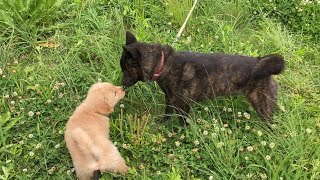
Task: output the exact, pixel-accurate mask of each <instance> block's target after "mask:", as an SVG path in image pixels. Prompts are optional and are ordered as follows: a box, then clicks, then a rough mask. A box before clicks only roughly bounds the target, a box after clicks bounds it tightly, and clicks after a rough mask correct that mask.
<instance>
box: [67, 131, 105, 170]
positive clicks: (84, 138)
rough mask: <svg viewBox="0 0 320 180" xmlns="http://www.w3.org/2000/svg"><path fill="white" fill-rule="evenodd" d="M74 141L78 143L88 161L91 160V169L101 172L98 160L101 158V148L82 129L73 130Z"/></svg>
mask: <svg viewBox="0 0 320 180" xmlns="http://www.w3.org/2000/svg"><path fill="white" fill-rule="evenodd" d="M71 137H72V139H73V140H74V141H75V142H76V144H77V146H78V148H79V149H80V151H81V152H82V153H83V155H84V156H86V157H87V159H90V160H91V161H90V162H88V163H90V167H92V169H94V170H99V168H100V167H99V163H98V159H99V156H100V153H101V152H100V148H99V147H98V146H97V145H95V144H94V142H93V140H92V139H91V138H90V136H89V135H88V134H87V133H86V132H85V131H84V130H83V129H81V128H76V129H73V130H72V132H71Z"/></svg>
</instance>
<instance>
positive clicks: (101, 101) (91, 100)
mask: <svg viewBox="0 0 320 180" xmlns="http://www.w3.org/2000/svg"><path fill="white" fill-rule="evenodd" d="M124 95H125V92H124V90H123V88H122V87H119V86H114V85H112V84H110V83H106V82H104V83H96V84H94V85H92V86H91V87H90V89H89V92H88V95H87V97H86V99H85V103H86V104H87V105H89V106H90V107H92V108H94V109H95V110H97V111H98V112H99V113H102V114H108V113H111V112H113V108H114V106H115V105H116V104H117V103H118V102H119V100H120V99H122V98H123V97H124Z"/></svg>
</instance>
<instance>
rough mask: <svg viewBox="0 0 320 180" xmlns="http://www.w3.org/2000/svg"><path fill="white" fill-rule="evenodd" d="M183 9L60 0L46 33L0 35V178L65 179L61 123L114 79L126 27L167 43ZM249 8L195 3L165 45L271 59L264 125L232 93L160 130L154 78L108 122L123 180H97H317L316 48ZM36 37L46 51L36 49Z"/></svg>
mask: <svg viewBox="0 0 320 180" xmlns="http://www.w3.org/2000/svg"><path fill="white" fill-rule="evenodd" d="M190 2H191V1H188V2H185V1H181V2H180V3H182V4H181V6H179V4H177V3H175V2H174V1H165V2H161V3H159V2H156V1H154V2H153V1H144V0H135V1H134V3H133V4H131V3H129V2H127V1H124V0H115V1H108V2H106V3H98V2H93V1H92V2H91V1H90V3H89V1H83V2H81V3H79V2H78V1H74V3H73V2H69V1H68V2H67V1H66V2H64V3H65V6H63V7H65V8H59V9H58V10H57V11H59V12H61V13H58V14H57V17H54V22H52V26H49V27H46V28H44V29H50V30H49V31H50V32H46V30H44V29H42V30H41V33H40V35H39V34H28V33H31V31H30V32H23V33H22V35H26V36H23V38H26V39H28V38H31V40H30V39H29V40H25V39H21V38H20V39H19V37H22V36H21V34H18V35H17V34H15V33H12V34H10V33H9V34H6V33H5V34H3V35H2V36H1V37H0V40H1V45H0V87H1V88H0V94H1V98H0V102H1V105H0V115H1V117H0V119H1V124H0V130H1V131H0V138H1V139H0V144H1V147H0V167H1V168H0V178H2V179H75V173H74V169H73V165H72V161H71V158H70V155H69V153H68V151H67V149H66V146H65V142H64V139H63V133H64V128H65V124H66V122H67V120H68V118H69V116H70V115H71V114H72V113H73V111H74V109H75V108H76V106H77V105H78V104H79V103H80V102H81V101H82V100H83V98H84V97H85V95H86V93H87V90H88V88H89V87H90V85H91V84H93V83H94V82H98V81H108V82H112V83H114V84H117V85H119V84H120V82H121V69H120V66H119V59H120V53H121V51H122V45H123V43H124V32H125V30H128V29H130V30H132V31H133V32H135V34H137V37H138V38H139V40H141V41H148V42H161V43H164V44H172V42H173V39H174V38H175V35H176V33H177V31H178V28H179V25H180V24H181V19H182V20H184V19H183V17H184V16H183V15H182V12H184V7H189V6H190ZM166 3H167V4H166ZM191 4H192V3H191ZM213 5H214V9H212V8H213V7H212V6H213ZM168 6H170V7H168ZM172 6H179V7H176V8H175V7H172ZM250 8H252V7H250ZM250 8H249V7H247V6H246V3H245V2H244V1H241V2H239V3H231V2H228V3H226V2H222V1H217V2H213V1H212V2H211V1H201V2H199V6H198V7H197V9H196V11H195V13H194V14H193V15H192V16H191V19H190V21H189V22H188V24H187V27H186V29H185V31H184V33H183V36H182V37H181V38H180V39H179V41H178V43H177V44H176V45H175V48H176V49H177V50H192V51H200V52H224V53H235V54H242V55H250V56H263V55H266V54H270V53H281V54H282V55H283V56H284V57H285V60H286V70H285V72H284V73H283V74H281V75H278V76H276V79H277V81H278V82H279V100H278V106H279V107H278V109H277V113H276V114H275V117H274V124H273V125H272V126H269V125H267V124H266V123H265V122H264V121H262V120H261V119H259V118H258V117H257V115H256V113H255V112H254V110H253V109H252V108H251V107H250V105H249V103H248V102H247V100H246V99H245V98H244V97H242V96H237V97H219V98H216V99H212V100H208V101H205V102H202V103H196V104H194V105H193V108H192V111H191V112H190V117H189V122H190V126H188V127H187V128H183V127H181V126H180V125H179V123H178V120H177V117H173V118H172V119H171V120H170V121H169V122H168V123H165V124H160V123H158V120H159V119H160V118H161V116H162V115H163V114H164V111H165V105H164V103H165V102H164V94H163V92H162V91H161V90H160V88H159V87H158V86H157V85H156V83H154V82H147V83H142V82H140V83H138V84H136V85H135V86H133V87H131V88H129V89H128V90H127V92H126V97H125V98H124V99H123V100H122V101H121V102H120V103H119V104H118V105H117V106H116V108H115V112H114V113H113V114H111V116H110V118H111V139H112V141H113V142H115V143H116V145H117V147H118V148H119V150H120V152H121V153H122V155H123V157H124V158H125V160H126V161H127V164H128V165H129V166H130V167H131V169H130V171H129V174H128V175H127V176H121V175H117V174H109V173H105V174H103V179H115V178H120V179H121V178H123V179H125V178H127V179H148V178H150V179H318V178H319V177H320V173H319V172H320V167H319V163H320V146H319V128H320V119H319V118H320V110H319V109H320V107H319V101H320V95H319V94H320V92H319V89H320V88H319V83H320V80H319V79H320V69H319V67H320V59H319V57H320V56H319V55H320V53H319V51H318V49H319V47H318V46H319V45H317V44H314V43H313V42H311V41H305V39H304V38H303V37H301V36H300V35H299V34H293V33H291V32H290V31H288V30H287V29H286V27H284V26H282V25H280V24H279V23H277V22H275V21H273V20H270V19H267V18H258V19H259V20H254V18H252V16H254V15H253V14H250V11H249V9H250ZM65 11H68V13H66V12H65ZM180 12H181V13H180ZM186 12H187V11H186ZM177 14H179V16H178V15H177ZM180 16H181V17H180ZM58 17H61V18H62V19H59V18H58ZM57 19H59V20H57ZM7 32H9V31H8V30H7ZM37 32H39V31H37ZM32 33H35V31H34V32H33V31H32ZM37 36H39V37H40V38H39V39H37V38H34V37H37ZM43 42H50V43H52V44H51V45H52V47H50V46H46V45H41V44H39V43H43ZM120 106H121V107H120Z"/></svg>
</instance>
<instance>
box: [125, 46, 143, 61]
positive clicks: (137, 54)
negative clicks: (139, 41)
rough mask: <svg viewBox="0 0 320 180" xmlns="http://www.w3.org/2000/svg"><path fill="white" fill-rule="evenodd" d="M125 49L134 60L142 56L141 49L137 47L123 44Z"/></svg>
mask: <svg viewBox="0 0 320 180" xmlns="http://www.w3.org/2000/svg"><path fill="white" fill-rule="evenodd" d="M122 48H123V51H124V52H125V53H126V54H127V55H128V56H129V57H130V58H132V59H133V60H137V59H138V58H139V57H140V51H139V49H138V48H136V47H128V46H122Z"/></svg>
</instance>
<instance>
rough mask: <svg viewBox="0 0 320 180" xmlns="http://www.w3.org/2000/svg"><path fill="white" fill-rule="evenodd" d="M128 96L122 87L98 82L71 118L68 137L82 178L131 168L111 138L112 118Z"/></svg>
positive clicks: (79, 175) (83, 179)
mask: <svg viewBox="0 0 320 180" xmlns="http://www.w3.org/2000/svg"><path fill="white" fill-rule="evenodd" d="M124 95H125V92H124V90H123V89H122V87H117V86H114V85H112V84H110V83H96V84H94V85H92V86H91V88H90V89H89V92H88V95H87V97H86V99H85V100H84V101H83V102H82V103H81V104H80V105H79V106H78V107H77V109H76V110H75V112H74V113H73V115H72V116H71V117H70V119H69V121H68V123H67V126H66V131H65V140H66V144H67V148H68V150H69V152H70V155H71V158H72V161H73V165H74V168H75V171H76V174H77V177H78V178H79V180H87V179H91V178H95V179H98V177H99V173H100V172H105V171H110V172H114V173H117V172H118V173H122V174H125V173H127V171H128V167H127V165H126V163H125V161H124V159H123V158H122V157H121V155H120V153H119V151H118V149H117V148H116V146H115V145H114V144H113V143H112V142H111V141H110V140H109V128H110V124H109V118H108V117H107V116H108V115H109V114H110V113H111V112H113V108H114V106H115V105H116V104H117V103H118V101H119V100H120V99H122V98H123V97H124Z"/></svg>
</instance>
